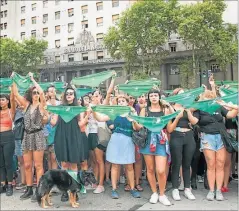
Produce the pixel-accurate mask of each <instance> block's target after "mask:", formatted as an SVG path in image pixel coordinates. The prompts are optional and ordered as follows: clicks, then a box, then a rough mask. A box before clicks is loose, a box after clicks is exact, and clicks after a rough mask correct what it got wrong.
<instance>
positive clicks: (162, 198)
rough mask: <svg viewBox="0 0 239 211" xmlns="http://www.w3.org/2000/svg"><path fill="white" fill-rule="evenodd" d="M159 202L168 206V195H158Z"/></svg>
mask: <svg viewBox="0 0 239 211" xmlns="http://www.w3.org/2000/svg"><path fill="white" fill-rule="evenodd" d="M159 202H160V203H161V204H163V205H164V206H170V205H171V203H170V201H169V200H168V197H167V196H165V195H163V196H159Z"/></svg>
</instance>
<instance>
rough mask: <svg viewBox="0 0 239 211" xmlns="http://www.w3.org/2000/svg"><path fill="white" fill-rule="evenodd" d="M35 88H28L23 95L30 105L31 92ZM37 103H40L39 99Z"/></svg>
mask: <svg viewBox="0 0 239 211" xmlns="http://www.w3.org/2000/svg"><path fill="white" fill-rule="evenodd" d="M35 88H36V87H35V86H32V87H30V88H29V89H28V90H27V91H26V93H25V95H24V97H25V99H26V100H27V101H28V102H30V103H31V104H32V92H33V90H34V89H35ZM39 101H40V98H39Z"/></svg>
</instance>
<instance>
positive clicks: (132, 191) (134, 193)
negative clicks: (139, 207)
mask: <svg viewBox="0 0 239 211" xmlns="http://www.w3.org/2000/svg"><path fill="white" fill-rule="evenodd" d="M130 193H131V195H132V196H133V197H134V198H140V197H141V196H140V193H139V192H138V191H137V190H135V189H133V190H130Z"/></svg>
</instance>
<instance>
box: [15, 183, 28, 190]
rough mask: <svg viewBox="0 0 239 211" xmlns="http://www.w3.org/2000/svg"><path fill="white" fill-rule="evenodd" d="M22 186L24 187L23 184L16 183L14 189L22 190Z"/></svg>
mask: <svg viewBox="0 0 239 211" xmlns="http://www.w3.org/2000/svg"><path fill="white" fill-rule="evenodd" d="M24 188H26V185H25V184H22V183H19V184H17V185H16V190H22V189H24Z"/></svg>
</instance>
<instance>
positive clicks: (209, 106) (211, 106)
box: [190, 99, 220, 114]
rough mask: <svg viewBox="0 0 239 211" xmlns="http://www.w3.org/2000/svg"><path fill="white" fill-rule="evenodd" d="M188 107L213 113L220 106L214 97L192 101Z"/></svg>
mask: <svg viewBox="0 0 239 211" xmlns="http://www.w3.org/2000/svg"><path fill="white" fill-rule="evenodd" d="M190 107H191V108H195V109H197V110H201V111H204V112H207V113H210V114H213V113H214V112H215V111H216V110H217V109H219V108H220V105H218V104H217V103H216V99H212V100H202V101H197V102H194V103H193V104H192V105H191V106H190Z"/></svg>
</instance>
